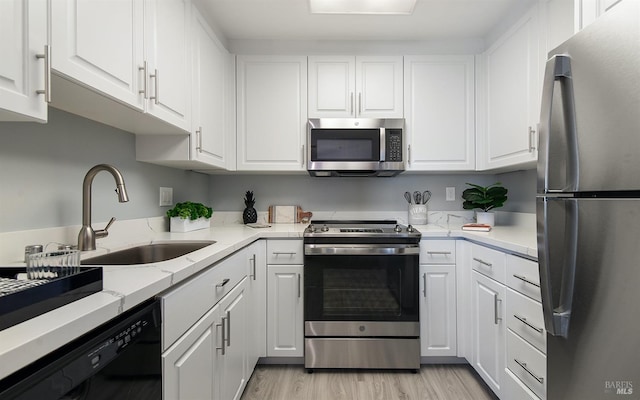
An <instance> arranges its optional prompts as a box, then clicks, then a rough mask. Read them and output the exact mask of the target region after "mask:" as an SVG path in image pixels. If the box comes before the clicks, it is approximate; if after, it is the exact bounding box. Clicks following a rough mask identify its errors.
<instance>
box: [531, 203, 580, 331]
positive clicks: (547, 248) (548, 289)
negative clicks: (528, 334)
mask: <svg viewBox="0 0 640 400" xmlns="http://www.w3.org/2000/svg"><path fill="white" fill-rule="evenodd" d="M555 202H558V204H554V215H553V217H551V216H550V215H549V214H550V210H549V208H550V206H551V203H555ZM536 207H537V210H536V211H537V214H538V264H539V268H540V292H541V294H542V311H543V313H544V322H545V328H546V329H547V332H549V334H551V335H553V336H561V337H564V338H567V337H568V335H569V322H570V320H571V307H572V302H573V291H574V284H575V273H576V259H577V247H578V201H577V200H575V199H570V198H551V199H550V198H538V200H537V204H536ZM557 211H560V213H558V212H557ZM560 214H563V215H560ZM552 232H559V234H557V236H558V237H562V239H561V240H559V239H558V237H555V236H554V237H553V238H550V237H549V234H550V233H552ZM554 239H555V240H554ZM558 246H559V247H558Z"/></svg>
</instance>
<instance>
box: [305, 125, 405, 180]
mask: <svg viewBox="0 0 640 400" xmlns="http://www.w3.org/2000/svg"><path fill="white" fill-rule="evenodd" d="M307 136H308V137H307V143H308V151H307V160H308V163H307V170H308V171H309V174H310V175H311V176H395V175H398V174H399V173H401V172H402V171H404V169H405V164H404V159H403V155H404V143H405V139H404V119H363V118H325V119H310V120H309V123H308V135H307Z"/></svg>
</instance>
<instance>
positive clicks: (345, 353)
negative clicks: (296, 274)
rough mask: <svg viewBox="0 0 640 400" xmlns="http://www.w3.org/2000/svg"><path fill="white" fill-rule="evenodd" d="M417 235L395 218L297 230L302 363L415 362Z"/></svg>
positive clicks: (411, 365)
mask: <svg viewBox="0 0 640 400" xmlns="http://www.w3.org/2000/svg"><path fill="white" fill-rule="evenodd" d="M421 236H422V235H421V234H420V232H419V231H418V230H416V229H414V228H412V227H411V226H410V225H409V226H408V227H407V226H403V225H399V224H398V223H397V222H396V221H392V220H385V221H312V223H311V225H309V226H308V227H307V229H306V230H305V232H304V277H305V278H304V290H305V292H304V293H305V296H304V320H305V322H304V323H305V326H304V333H305V368H307V369H308V370H309V371H312V370H313V369H314V368H384V369H418V368H420V326H419V312H418V311H419V302H418V291H419V289H418V286H419V282H418V279H419V278H418V268H419V260H418V257H419V252H420V247H419V245H420V238H421Z"/></svg>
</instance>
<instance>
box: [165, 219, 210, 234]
mask: <svg viewBox="0 0 640 400" xmlns="http://www.w3.org/2000/svg"><path fill="white" fill-rule="evenodd" d="M210 223H211V218H204V217H200V218H198V219H194V220H190V219H182V218H180V217H171V218H170V219H169V224H170V228H169V229H170V231H171V232H191V231H197V230H199V229H209V226H210Z"/></svg>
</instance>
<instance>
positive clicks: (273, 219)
mask: <svg viewBox="0 0 640 400" xmlns="http://www.w3.org/2000/svg"><path fill="white" fill-rule="evenodd" d="M312 216H313V213H311V212H310V211H307V212H305V211H302V207H300V206H269V222H270V223H272V224H297V223H299V222H308V221H309V220H310V219H311V217H312Z"/></svg>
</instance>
